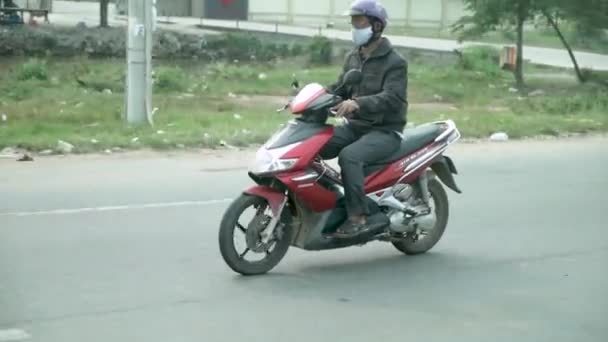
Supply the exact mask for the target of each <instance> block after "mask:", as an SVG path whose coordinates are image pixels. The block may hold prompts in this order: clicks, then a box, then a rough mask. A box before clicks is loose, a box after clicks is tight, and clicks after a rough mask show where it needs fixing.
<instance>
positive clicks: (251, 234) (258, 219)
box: [246, 215, 271, 253]
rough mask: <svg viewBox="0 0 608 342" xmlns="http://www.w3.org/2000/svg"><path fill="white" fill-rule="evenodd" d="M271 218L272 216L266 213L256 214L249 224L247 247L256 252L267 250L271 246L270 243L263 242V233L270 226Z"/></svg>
mask: <svg viewBox="0 0 608 342" xmlns="http://www.w3.org/2000/svg"><path fill="white" fill-rule="evenodd" d="M270 220H271V218H270V217H268V216H266V215H256V216H255V217H254V218H253V220H251V222H250V223H249V225H248V226H247V233H246V239H247V247H248V248H249V249H250V250H252V251H253V252H254V253H263V252H266V251H267V250H268V249H269V247H270V244H265V243H263V242H262V234H261V233H262V232H263V231H264V229H266V227H268V224H269V223H270Z"/></svg>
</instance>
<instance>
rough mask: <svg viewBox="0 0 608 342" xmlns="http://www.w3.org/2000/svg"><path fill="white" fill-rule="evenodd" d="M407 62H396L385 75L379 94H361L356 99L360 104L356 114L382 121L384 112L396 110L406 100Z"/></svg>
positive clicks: (367, 118)
mask: <svg viewBox="0 0 608 342" xmlns="http://www.w3.org/2000/svg"><path fill="white" fill-rule="evenodd" d="M406 76H407V64H406V63H405V62H402V63H396V64H395V65H394V66H392V67H391V68H390V69H389V70H388V71H387V72H386V74H385V76H384V82H383V84H382V91H381V92H380V93H378V94H374V95H367V96H359V97H356V98H355V99H354V100H355V101H356V102H357V104H358V105H359V111H358V113H357V114H356V115H357V116H359V117H361V118H362V119H365V120H370V121H381V120H382V118H383V117H384V114H386V113H390V112H395V111H397V110H399V108H401V104H402V103H403V102H406V100H405V96H406V92H407V77H406Z"/></svg>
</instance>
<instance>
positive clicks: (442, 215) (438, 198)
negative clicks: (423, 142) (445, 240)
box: [393, 178, 450, 255]
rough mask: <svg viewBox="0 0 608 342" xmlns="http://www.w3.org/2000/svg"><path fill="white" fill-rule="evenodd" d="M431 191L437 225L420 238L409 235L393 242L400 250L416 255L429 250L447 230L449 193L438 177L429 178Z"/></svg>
mask: <svg viewBox="0 0 608 342" xmlns="http://www.w3.org/2000/svg"><path fill="white" fill-rule="evenodd" d="M429 192H430V193H431V197H432V198H433V201H434V208H432V209H433V210H434V211H435V215H436V217H437V221H436V223H435V227H434V228H433V229H432V230H431V231H429V233H428V235H426V236H424V238H422V239H420V240H417V241H416V240H415V239H414V237H413V236H408V237H406V238H405V239H403V240H401V241H395V242H393V246H395V248H397V249H398V250H399V251H401V252H403V253H405V254H407V255H416V254H422V253H426V252H428V251H429V250H430V249H432V248H433V247H434V246H435V245H436V244H437V242H439V240H441V237H442V236H443V233H444V232H445V229H446V227H447V224H448V217H449V214H450V206H449V201H448V195H447V193H446V191H445V189H444V188H443V186H442V185H441V183H440V182H439V181H438V180H437V179H436V178H431V179H429Z"/></svg>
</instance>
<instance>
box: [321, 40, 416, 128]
mask: <svg viewBox="0 0 608 342" xmlns="http://www.w3.org/2000/svg"><path fill="white" fill-rule="evenodd" d="M350 69H359V70H361V71H362V73H363V80H362V81H361V84H360V85H358V86H354V87H343V89H342V90H338V92H336V93H335V94H336V95H339V96H341V97H343V98H345V99H346V98H352V99H354V100H355V101H356V102H357V104H359V108H360V109H359V111H358V112H356V113H354V114H353V115H352V116H351V117H349V121H350V122H351V124H352V125H353V126H356V127H359V128H362V129H366V130H367V129H372V128H376V129H383V130H391V131H399V132H402V131H403V129H404V128H405V125H406V123H407V120H406V113H407V105H408V103H407V83H408V82H407V61H406V60H405V59H404V58H403V57H402V56H401V55H400V54H399V53H398V52H396V51H395V50H394V49H393V47H392V45H391V43H390V41H389V40H388V39H386V38H382V42H381V43H380V45H379V46H378V47H377V48H376V49H375V50H374V51H373V52H372V54H371V56H370V57H369V58H368V59H367V60H363V57H362V55H361V54H360V52H359V49H354V50H353V51H351V52H350V54H349V55H348V56H347V58H346V61H345V63H344V68H343V70H342V74H341V75H340V77H339V78H338V82H336V83H335V84H332V85H331V86H329V89H330V91H332V92H333V91H335V90H336V88H338V86H339V85H340V84H341V83H342V78H343V76H344V73H346V72H347V71H348V70H350Z"/></svg>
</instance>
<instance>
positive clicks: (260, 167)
mask: <svg viewBox="0 0 608 342" xmlns="http://www.w3.org/2000/svg"><path fill="white" fill-rule="evenodd" d="M297 162H298V159H276V160H271V161H266V162H264V161H260V160H257V161H256V163H255V167H254V170H253V172H254V173H272V172H280V171H287V170H289V169H291V168H292V167H293V166H294V165H296V163H297Z"/></svg>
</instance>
